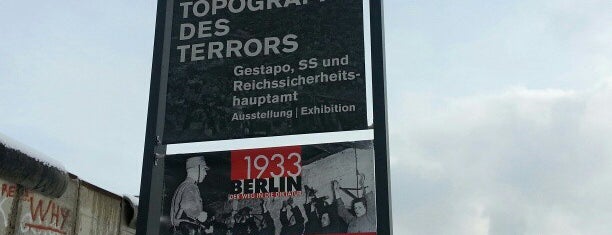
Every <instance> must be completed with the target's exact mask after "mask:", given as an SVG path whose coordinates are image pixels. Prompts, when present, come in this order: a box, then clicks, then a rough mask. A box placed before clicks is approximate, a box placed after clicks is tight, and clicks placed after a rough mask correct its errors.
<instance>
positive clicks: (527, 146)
mask: <svg viewBox="0 0 612 235" xmlns="http://www.w3.org/2000/svg"><path fill="white" fill-rule="evenodd" d="M385 4H386V16H385V20H386V39H387V41H386V46H387V61H388V62H387V72H388V74H387V75H388V86H389V89H388V97H389V113H390V120H389V121H390V137H391V146H390V148H391V161H392V163H393V164H392V169H391V170H392V171H391V175H392V186H393V188H392V192H393V195H392V197H393V208H394V211H393V215H394V217H393V219H394V222H395V232H396V233H397V234H415V235H422V234H428V235H429V234H432V235H437V234H440V235H446V234H452V235H454V234H459V235H463V234H465V235H479V234H492V235H498V234H500V235H505V234H509V235H510V234H512V235H515V234H534V235H535V234H585V235H597V234H610V231H612V223H610V221H611V220H612V200H611V199H610V198H612V121H610V120H612V109H611V108H610V107H609V106H610V105H609V103H610V102H611V101H612V43H611V42H612V23H610V22H612V2H610V1H609V0H531V1H516V0H503V1H501V0H492V1H482V0H480V1H475V0H464V1H449V0H427V1H424V0H423V1H417V0H387V1H386V2H385ZM154 21H155V1H152V0H131V1H119V0H107V1H74V0H66V1H60V2H58V1H10V0H8V1H7V0H5V1H0V22H2V23H0V32H2V33H1V35H0V113H1V115H0V133H3V134H5V135H7V136H10V137H12V138H13V139H16V140H18V141H20V142H23V143H25V144H27V145H29V146H31V147H33V148H35V149H37V150H39V151H41V152H44V153H46V154H47V155H49V156H51V157H53V158H55V159H56V160H58V161H61V162H63V164H64V166H65V167H66V168H67V169H68V170H69V171H71V172H73V173H75V174H76V175H78V176H80V177H81V178H83V179H85V180H87V181H90V182H92V183H94V184H96V185H99V186H101V187H103V188H106V189H109V190H111V191H113V192H116V193H120V194H137V193H138V190H139V182H140V169H141V168H140V167H141V163H142V148H143V142H144V128H145V120H146V108H147V101H148V87H149V79H150V67H151V57H152V46H153V34H154Z"/></svg>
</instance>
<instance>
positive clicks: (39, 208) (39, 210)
mask: <svg viewBox="0 0 612 235" xmlns="http://www.w3.org/2000/svg"><path fill="white" fill-rule="evenodd" d="M43 204H44V201H43V200H38V204H37V205H36V208H35V207H34V200H32V201H30V213H31V214H32V221H36V219H37V218H40V221H42V222H45V220H46V219H47V214H48V213H49V210H50V209H51V206H53V205H54V204H55V203H53V201H48V202H47V209H46V210H44V212H43Z"/></svg>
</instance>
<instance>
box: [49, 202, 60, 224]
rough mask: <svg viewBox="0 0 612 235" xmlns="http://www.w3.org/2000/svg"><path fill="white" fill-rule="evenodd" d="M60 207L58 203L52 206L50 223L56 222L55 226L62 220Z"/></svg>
mask: <svg viewBox="0 0 612 235" xmlns="http://www.w3.org/2000/svg"><path fill="white" fill-rule="evenodd" d="M60 213H61V210H60V207H59V206H58V205H54V206H53V208H51V221H50V223H51V224H53V223H54V222H55V227H58V226H59V220H60Z"/></svg>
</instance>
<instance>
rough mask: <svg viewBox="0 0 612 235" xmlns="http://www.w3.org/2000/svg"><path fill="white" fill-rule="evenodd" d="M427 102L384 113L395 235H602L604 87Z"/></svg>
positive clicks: (611, 189) (607, 182)
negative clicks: (387, 117)
mask: <svg viewBox="0 0 612 235" xmlns="http://www.w3.org/2000/svg"><path fill="white" fill-rule="evenodd" d="M432 97H433V96H432ZM432 97H427V96H422V95H415V94H408V95H407V96H406V97H405V98H406V99H405V100H406V102H405V103H404V104H402V105H401V107H400V106H396V107H393V106H391V107H390V110H392V111H391V113H392V114H391V116H392V117H394V118H393V119H392V120H391V126H390V127H391V130H392V133H391V141H392V145H391V151H392V161H393V162H394V164H393V166H394V167H393V168H392V179H393V187H394V188H392V190H393V196H394V201H393V205H394V216H395V217H394V219H395V222H396V223H395V224H396V227H395V228H396V232H397V233H398V234H466V235H467V234H470V235H471V234H495V235H497V234H588V235H596V234H609V231H611V230H612V225H609V223H607V222H605V221H609V219H610V218H612V210H611V209H612V203H610V201H609V198H612V157H611V156H612V123H610V121H609V120H612V111H609V110H610V109H608V106H609V103H610V101H612V83H604V84H601V85H598V86H597V87H595V88H594V89H590V90H582V91H573V90H555V89H527V88H521V87H515V88H509V89H506V90H505V91H503V92H499V93H494V94H491V95H472V96H466V97H460V98H453V99H446V100H436V99H434V98H432Z"/></svg>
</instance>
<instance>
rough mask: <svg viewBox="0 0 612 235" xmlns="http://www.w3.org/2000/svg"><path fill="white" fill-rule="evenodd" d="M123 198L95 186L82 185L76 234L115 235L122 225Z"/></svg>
mask: <svg viewBox="0 0 612 235" xmlns="http://www.w3.org/2000/svg"><path fill="white" fill-rule="evenodd" d="M121 202H122V198H121V197H119V196H117V195H114V194H112V193H109V192H106V191H105V190H103V189H100V188H97V187H95V186H93V185H90V184H86V183H82V184H81V187H80V189H79V208H78V216H77V217H78V220H77V225H76V234H90V235H106V234H109V235H115V234H119V231H120V225H121Z"/></svg>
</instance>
